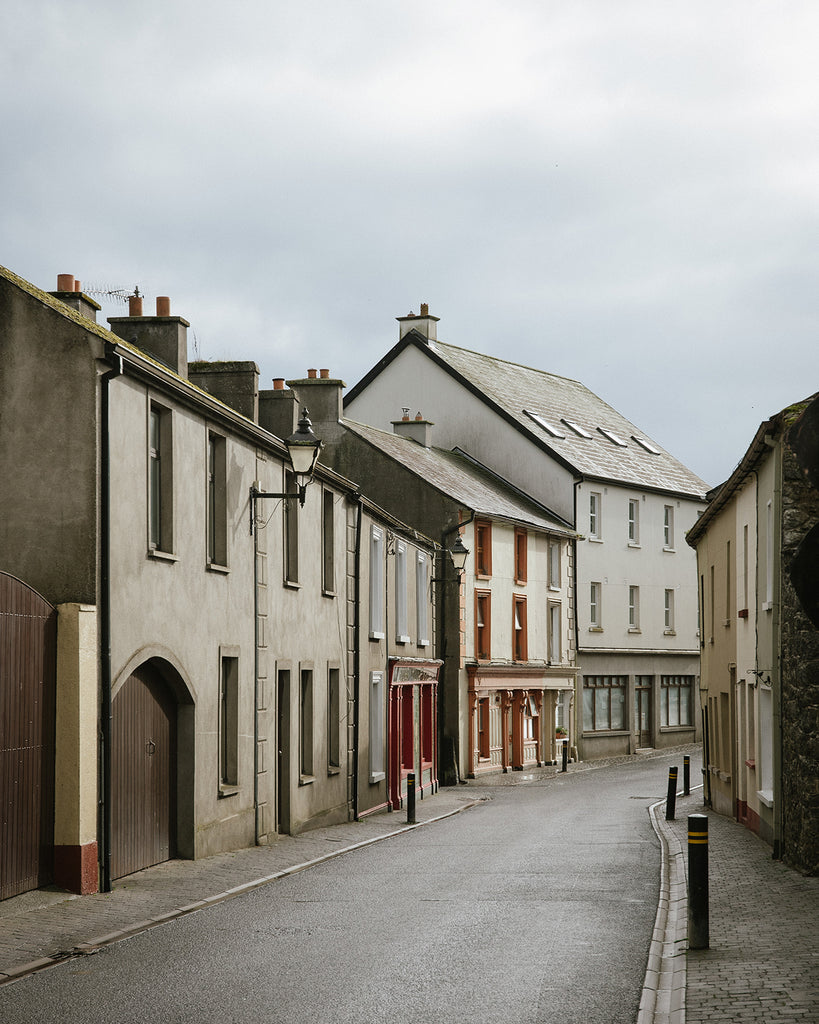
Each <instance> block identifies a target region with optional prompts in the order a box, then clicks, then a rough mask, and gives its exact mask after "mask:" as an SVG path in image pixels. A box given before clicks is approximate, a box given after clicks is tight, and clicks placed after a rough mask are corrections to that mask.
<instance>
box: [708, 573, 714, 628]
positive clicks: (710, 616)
mask: <svg viewBox="0 0 819 1024" xmlns="http://www.w3.org/2000/svg"><path fill="white" fill-rule="evenodd" d="M714 596H715V590H714V566H713V565H712V566H711V592H710V594H709V595H708V597H709V603H708V625H709V627H710V632H709V635H708V642H709V643H710V644H712V643H713V642H714Z"/></svg>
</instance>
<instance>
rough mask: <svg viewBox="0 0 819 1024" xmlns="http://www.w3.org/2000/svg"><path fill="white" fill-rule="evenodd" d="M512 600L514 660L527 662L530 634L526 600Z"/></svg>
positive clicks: (523, 598) (515, 598) (517, 598)
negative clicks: (527, 622)
mask: <svg viewBox="0 0 819 1024" xmlns="http://www.w3.org/2000/svg"><path fill="white" fill-rule="evenodd" d="M512 600H513V610H512V616H513V620H512V626H513V632H514V639H513V644H514V649H513V658H514V660H515V661H526V660H527V659H528V657H529V634H528V630H527V628H526V598H525V597H514V598H513V599H512Z"/></svg>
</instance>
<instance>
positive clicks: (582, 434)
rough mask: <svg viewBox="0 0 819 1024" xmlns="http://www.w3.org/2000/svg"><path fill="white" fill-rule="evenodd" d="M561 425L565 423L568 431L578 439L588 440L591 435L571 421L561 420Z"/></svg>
mask: <svg viewBox="0 0 819 1024" xmlns="http://www.w3.org/2000/svg"><path fill="white" fill-rule="evenodd" d="M560 422H561V423H565V424H566V426H567V427H568V428H569V430H571V431H573V432H574V433H575V434H577V436H578V437H586V438H590V437H591V434H590V433H589V432H588V430H586V428H585V427H581V426H580V424H579V423H574V422H573V421H572V420H567V419H561V420H560Z"/></svg>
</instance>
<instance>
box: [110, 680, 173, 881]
mask: <svg viewBox="0 0 819 1024" xmlns="http://www.w3.org/2000/svg"><path fill="white" fill-rule="evenodd" d="M175 833H176V703H175V701H174V699H173V697H172V695H171V693H170V692H169V691H168V688H167V686H166V685H165V683H164V682H163V680H162V677H161V676H160V675H159V673H158V672H156V670H155V669H153V668H151V667H150V666H149V665H142V666H140V668H138V669H137V670H136V672H134V674H133V675H132V676H129V678H128V679H127V680H126V682H125V684H124V685H123V687H122V689H121V690H120V691H119V693H118V694H117V695H116V697H115V698H114V708H113V729H112V737H111V877H112V878H122V876H123V875H130V874H131V872H133V871H139V870H140V868H147V867H149V866H150V865H151V864H159V863H160V862H161V861H164V860H168V859H169V858H170V857H173V856H174V854H175V852H176V851H175Z"/></svg>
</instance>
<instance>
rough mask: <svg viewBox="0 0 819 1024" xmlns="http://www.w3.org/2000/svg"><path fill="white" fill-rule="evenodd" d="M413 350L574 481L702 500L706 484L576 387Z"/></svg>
mask: <svg viewBox="0 0 819 1024" xmlns="http://www.w3.org/2000/svg"><path fill="white" fill-rule="evenodd" d="M418 347H419V348H421V347H428V348H429V349H430V351H431V352H433V353H435V354H436V355H437V356H438V357H439V358H440V359H441V360H442V361H443V362H444V363H446V364H447V365H448V366H449V367H451V368H452V369H453V370H455V371H456V372H457V373H458V374H460V375H461V376H462V377H463V378H465V379H466V380H467V381H468V382H469V383H470V384H472V385H473V386H474V388H475V389H477V390H478V391H479V392H481V393H482V394H483V395H485V396H486V398H488V399H489V400H490V402H492V403H493V404H494V405H496V406H498V407H499V408H500V409H502V410H504V411H505V412H506V413H507V414H508V415H509V416H510V417H511V418H512V419H513V420H514V421H515V422H516V423H517V424H518V425H519V426H520V427H522V428H523V429H524V430H525V431H526V432H527V433H528V434H530V435H531V436H533V437H535V438H536V439H537V440H538V441H539V442H541V443H543V444H545V445H547V446H548V448H549V449H550V450H551V451H553V452H555V453H556V454H557V455H558V456H559V457H560V458H561V459H562V460H563V461H564V462H565V463H567V464H568V465H569V466H571V467H573V468H574V469H575V470H576V471H577V472H578V473H579V474H581V475H583V476H586V477H592V478H598V479H602V480H611V481H614V482H620V483H625V484H634V485H638V486H643V487H650V488H652V489H655V490H667V491H673V492H675V493H679V494H685V495H691V496H692V497H698V498H704V497H705V494H706V491H707V490H708V486H707V484H706V483H705V482H704V481H703V480H701V479H700V478H699V477H698V476H697V475H696V474H695V473H692V472H691V470H689V469H687V468H686V467H685V466H684V465H683V464H682V463H681V462H679V461H678V460H677V459H675V458H674V456H673V455H671V454H669V453H668V452H667V451H665V449H664V448H662V447H661V446H660V445H659V444H657V442H656V441H654V440H652V439H651V438H650V437H648V436H647V435H646V434H645V432H644V431H642V430H640V429H639V428H638V427H636V426H635V425H634V424H633V423H631V422H630V421H629V420H627V419H626V418H625V416H622V415H621V414H620V413H619V412H617V411H616V410H615V409H612V407H611V406H610V405H607V404H606V402H604V401H603V400H602V399H601V398H598V397H597V395H595V394H594V393H593V392H591V391H589V389H588V388H587V387H586V386H585V385H584V384H581V383H580V381H577V380H572V379H570V378H568V377H559V376H558V375H557V374H554V373H547V372H545V371H544V370H535V369H532V368H531V367H528V366H521V365H519V364H518V363H510V362H507V361H506V360H504V359H498V358H496V357H494V356H487V355H482V354H481V353H480V352H472V351H470V350H469V349H463V348H457V347H456V346H455V345H447V344H445V343H443V342H440V341H433V342H429V343H427V342H426V341H424V345H423V346H421V345H419V346H418ZM535 417H539V419H540V420H541V421H543V422H542V423H541V422H538V420H537V419H535ZM570 423H571V424H574V425H575V426H577V427H580V428H581V431H582V434H579V433H578V432H577V431H575V430H574V429H572V427H571V426H570V425H569V424H570ZM549 428H551V429H549ZM603 431H608V434H606V433H604V432H603ZM555 433H556V434H559V435H562V436H559V437H556V436H554V434H555ZM584 434H587V435H589V436H583V435H584ZM640 442H643V443H642V444H641V443H640Z"/></svg>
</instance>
